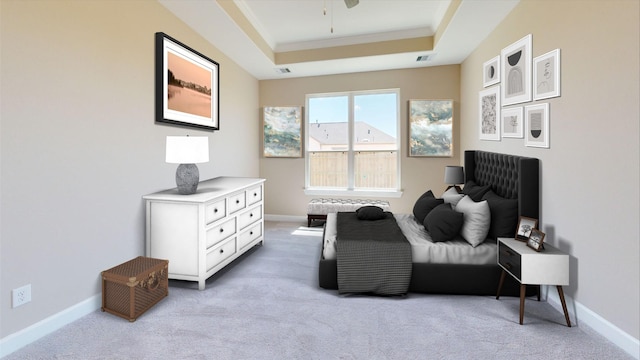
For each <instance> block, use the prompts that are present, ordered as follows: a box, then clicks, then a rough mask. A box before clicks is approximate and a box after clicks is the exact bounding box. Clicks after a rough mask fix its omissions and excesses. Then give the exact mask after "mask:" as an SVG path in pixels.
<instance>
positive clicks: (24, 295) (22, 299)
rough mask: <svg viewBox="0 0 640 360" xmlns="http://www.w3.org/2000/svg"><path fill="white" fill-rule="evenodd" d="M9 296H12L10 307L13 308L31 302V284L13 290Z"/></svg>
mask: <svg viewBox="0 0 640 360" xmlns="http://www.w3.org/2000/svg"><path fill="white" fill-rule="evenodd" d="M11 295H12V296H13V302H12V307H14V308H16V307H18V306H20V305H24V304H26V303H28V302H29V301H31V284H28V285H25V286H22V287H19V288H17V289H13V290H12V291H11Z"/></svg>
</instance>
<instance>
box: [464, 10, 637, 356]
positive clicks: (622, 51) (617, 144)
mask: <svg viewBox="0 0 640 360" xmlns="http://www.w3.org/2000/svg"><path fill="white" fill-rule="evenodd" d="M638 4H639V2H638V1H636V0H622V1H620V0H613V1H591V0H590V1H583V0H580V1H570V0H563V1H531V0H523V1H521V3H520V4H519V5H518V6H517V7H516V8H515V9H514V10H513V11H512V13H511V14H510V15H509V16H508V17H507V19H506V20H505V21H504V22H503V23H502V24H500V26H498V28H497V29H496V30H495V31H494V32H493V33H492V34H491V35H490V36H489V38H488V39H486V40H485V41H484V43H483V44H482V45H481V46H480V47H479V48H478V49H477V50H476V51H475V52H474V53H473V54H472V55H471V56H469V57H468V58H467V59H466V61H465V62H464V63H463V64H462V68H461V89H462V93H461V101H460V102H461V104H462V105H461V108H462V109H461V113H462V124H461V127H462V128H463V130H462V132H461V134H462V139H461V140H462V141H461V145H462V147H463V148H465V149H472V148H475V149H482V150H489V151H497V152H505V153H513V154H520V155H526V156H533V157H537V158H539V159H540V160H541V162H542V165H541V169H542V214H541V222H542V224H543V225H542V228H543V231H544V232H545V233H546V234H547V237H546V238H545V241H548V242H550V243H552V244H555V245H557V246H558V247H559V248H561V249H562V250H564V251H566V252H568V253H569V254H571V266H570V269H571V278H570V280H571V285H570V286H569V287H568V288H567V289H566V290H565V293H566V294H567V295H569V296H571V297H572V298H573V299H574V300H575V301H577V302H578V303H580V304H582V305H584V306H586V307H587V308H588V309H590V310H591V311H593V312H595V313H597V314H598V315H600V316H602V317H603V318H605V319H606V320H607V321H609V322H611V323H613V324H614V325H615V326H617V327H619V328H620V329H622V330H623V331H625V332H626V333H628V334H630V335H631V336H633V337H635V338H636V339H638V337H639V335H640V331H639V327H640V325H639V321H640V315H639V308H640V302H639V298H638V297H639V295H640V290H639V286H640V278H639V276H640V268H639V265H638V264H639V253H640V248H639V242H640V237H639V229H638V221H639V220H638V219H639V218H640V214H639V213H638V211H639V209H638V208H639V195H638V184H640V182H639V179H638V173H639V163H640V160H639V156H638V153H639V145H638V144H639V139H638V137H639V128H638V122H639V117H640V115H639V112H638V109H639V102H638V101H639V100H638V99H639V97H640V94H639V93H638V90H639V89H638V88H639V73H638V69H639V66H640V64H639V59H638V52H639V49H638V47H639V45H638V44H639V42H640V39H639V34H638V33H639V31H640V22H639V14H640V10H639V8H638V7H639V5H638ZM527 34H532V36H533V49H532V50H533V56H534V57H535V56H538V55H542V54H544V53H546V52H548V51H551V50H553V49H556V48H559V49H560V51H561V59H562V64H561V67H562V96H561V97H559V98H554V99H549V100H543V101H538V102H535V103H539V102H548V103H549V104H550V105H549V106H550V120H551V124H550V129H551V137H550V140H551V148H550V149H538V148H531V147H525V146H524V142H523V139H503V140H502V141H501V142H490V141H479V140H478V136H477V133H478V131H477V128H478V125H477V123H478V122H477V118H478V105H477V102H478V100H477V99H478V92H479V91H480V90H481V89H482V72H481V69H482V64H483V62H485V61H487V60H489V59H491V58H492V57H494V56H496V55H499V54H500V50H501V49H502V48H504V47H506V46H508V45H510V44H511V43H513V42H514V41H517V40H519V39H520V38H522V37H523V36H525V35H527ZM577 320H578V324H580V321H581V319H580V318H579V319H577ZM636 350H637V349H636Z"/></svg>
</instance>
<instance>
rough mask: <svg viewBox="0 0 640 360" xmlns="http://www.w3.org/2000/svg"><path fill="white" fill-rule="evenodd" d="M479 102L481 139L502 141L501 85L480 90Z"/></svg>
mask: <svg viewBox="0 0 640 360" xmlns="http://www.w3.org/2000/svg"><path fill="white" fill-rule="evenodd" d="M478 103H479V108H478V113H479V114H480V118H479V119H478V120H479V128H480V140H494V141H500V86H494V87H490V88H488V89H485V90H482V91H480V94H479V99H478Z"/></svg>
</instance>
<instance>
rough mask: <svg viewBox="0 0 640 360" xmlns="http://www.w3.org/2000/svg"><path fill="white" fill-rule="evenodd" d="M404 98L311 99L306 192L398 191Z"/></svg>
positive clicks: (386, 93) (377, 94)
mask: <svg viewBox="0 0 640 360" xmlns="http://www.w3.org/2000/svg"><path fill="white" fill-rule="evenodd" d="M399 97H400V94H399V91H398V90H397V89H393V90H377V91H361V92H349V93H331V94H312V95H307V99H306V102H307V104H306V105H307V106H306V112H307V113H306V119H307V120H306V121H307V124H306V129H307V131H305V134H306V139H305V144H306V146H305V152H306V156H305V161H306V188H307V190H316V191H321V192H322V191H325V192H327V193H329V192H331V193H340V192H341V191H347V192H353V191H365V192H366V191H371V192H376V194H378V195H379V194H380V192H383V191H386V192H397V191H398V190H399V186H400V185H399V184H400V175H399V174H400V159H399V153H400V151H399V143H398V140H397V139H398V134H399V123H400V121H399V118H400V116H399V113H400V112H399V107H398V102H399Z"/></svg>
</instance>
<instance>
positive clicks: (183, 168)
mask: <svg viewBox="0 0 640 360" xmlns="http://www.w3.org/2000/svg"><path fill="white" fill-rule="evenodd" d="M198 182H200V172H199V171H198V167H197V166H196V164H180V165H178V169H177V170H176V185H177V186H178V193H179V194H181V195H190V194H195V193H196V190H197V189H198Z"/></svg>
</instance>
